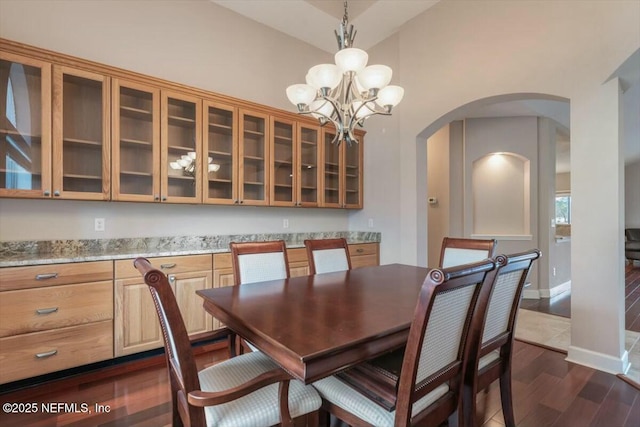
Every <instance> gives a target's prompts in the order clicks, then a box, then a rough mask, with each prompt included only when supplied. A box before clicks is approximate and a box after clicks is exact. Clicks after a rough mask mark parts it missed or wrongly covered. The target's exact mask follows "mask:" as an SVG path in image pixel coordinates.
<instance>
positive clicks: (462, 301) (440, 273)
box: [395, 259, 495, 426]
mask: <svg viewBox="0 0 640 427" xmlns="http://www.w3.org/2000/svg"><path fill="white" fill-rule="evenodd" d="M494 279H495V264H494V262H493V261H492V260H490V259H486V260H484V261H482V262H478V263H473V264H467V265H464V266H460V267H454V268H448V269H443V270H438V269H433V270H431V271H430V272H429V274H428V275H427V278H426V279H425V281H424V284H423V285H422V289H421V291H420V296H419V300H418V304H417V307H416V310H415V313H414V320H413V322H412V324H411V328H410V331H409V338H408V341H407V346H406V348H405V354H404V359H403V361H402V369H401V373H400V380H399V383H398V394H397V402H396V420H395V425H396V426H397V425H403V426H404V425H410V424H414V423H416V422H420V421H425V420H426V418H425V417H430V416H442V415H443V414H444V419H446V417H448V416H449V415H450V414H452V413H454V412H455V410H456V409H457V408H458V406H459V404H460V403H461V400H460V399H461V394H462V393H461V387H462V385H463V383H462V379H463V376H464V369H465V367H466V363H467V358H468V357H469V355H470V354H475V351H477V349H472V348H469V347H468V346H467V344H466V343H467V342H469V340H468V338H469V336H470V334H472V333H475V334H480V328H479V327H477V326H473V323H474V322H477V320H476V319H477V318H478V317H479V316H477V315H474V314H475V313H477V312H478V311H482V310H485V309H486V306H487V303H488V300H489V296H490V294H491V288H492V286H493V283H494ZM478 341H479V339H476V340H475V342H476V343H477V342H478ZM445 384H447V385H448V391H447V392H446V394H444V395H443V396H442V397H440V398H439V399H438V400H436V402H434V403H433V404H431V405H429V406H428V407H427V409H425V410H422V412H419V413H413V412H415V411H414V410H413V405H414V403H416V402H417V401H418V400H420V399H421V398H422V397H424V396H425V395H426V394H428V393H430V392H432V391H434V390H435V389H436V388H438V387H443V386H444V385H445ZM433 405H437V406H438V409H434V408H433ZM434 411H435V412H434ZM412 413H413V416H412ZM434 422H435V423H436V424H437V423H439V422H441V420H440V419H433V420H429V423H434Z"/></svg>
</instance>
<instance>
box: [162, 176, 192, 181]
mask: <svg viewBox="0 0 640 427" xmlns="http://www.w3.org/2000/svg"><path fill="white" fill-rule="evenodd" d="M168 178H169V179H179V180H182V181H193V180H194V178H193V177H190V176H185V175H169V176H168Z"/></svg>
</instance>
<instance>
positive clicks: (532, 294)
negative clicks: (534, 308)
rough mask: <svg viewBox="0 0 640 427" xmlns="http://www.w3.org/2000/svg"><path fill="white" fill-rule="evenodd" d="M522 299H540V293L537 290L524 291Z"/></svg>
mask: <svg viewBox="0 0 640 427" xmlns="http://www.w3.org/2000/svg"><path fill="white" fill-rule="evenodd" d="M522 298H524V299H540V291H539V290H537V289H525V290H523V291H522Z"/></svg>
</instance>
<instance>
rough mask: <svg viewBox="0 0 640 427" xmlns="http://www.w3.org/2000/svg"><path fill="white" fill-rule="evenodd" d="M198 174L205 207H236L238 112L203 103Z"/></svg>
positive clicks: (229, 107) (228, 106) (234, 109)
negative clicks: (200, 154)
mask: <svg viewBox="0 0 640 427" xmlns="http://www.w3.org/2000/svg"><path fill="white" fill-rule="evenodd" d="M203 110H204V120H203V122H204V126H203V134H202V138H203V146H204V153H203V158H202V160H203V161H202V162H201V165H202V171H203V174H204V178H203V179H202V182H203V187H204V191H203V200H204V202H205V203H217V204H225V205H231V204H236V203H238V200H239V198H238V109H237V108H236V107H234V106H231V105H225V104H221V103H217V102H214V101H211V100H205V101H204V106H203Z"/></svg>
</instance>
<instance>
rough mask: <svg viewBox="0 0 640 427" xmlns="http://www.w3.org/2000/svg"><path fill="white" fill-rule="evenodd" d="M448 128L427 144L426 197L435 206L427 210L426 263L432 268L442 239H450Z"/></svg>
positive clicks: (438, 256) (444, 128) (435, 263)
mask: <svg viewBox="0 0 640 427" xmlns="http://www.w3.org/2000/svg"><path fill="white" fill-rule="evenodd" d="M449 140H450V134H449V125H447V126H444V127H443V128H442V129H440V130H439V131H438V132H436V133H435V134H434V135H433V136H432V137H431V138H429V140H428V141H427V188H428V193H427V195H428V197H435V198H436V200H437V202H436V203H429V204H428V208H427V220H428V221H427V227H428V230H429V231H428V232H429V234H428V235H429V239H428V240H429V244H428V250H429V252H428V256H429V258H428V264H427V265H429V266H432V267H435V266H437V265H438V264H439V262H440V251H441V248H442V239H443V238H444V237H446V236H451V235H452V234H451V232H450V228H449V215H450V212H451V209H450V206H449V199H450V197H449V192H450V182H449V169H450V168H449V163H450V160H449Z"/></svg>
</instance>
